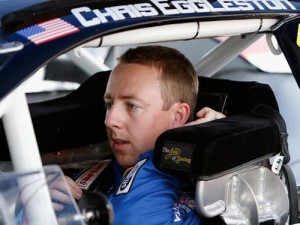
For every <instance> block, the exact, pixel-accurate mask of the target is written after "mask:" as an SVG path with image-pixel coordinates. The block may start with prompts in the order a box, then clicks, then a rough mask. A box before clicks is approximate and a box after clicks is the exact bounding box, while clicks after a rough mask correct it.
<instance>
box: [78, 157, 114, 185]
mask: <svg viewBox="0 0 300 225" xmlns="http://www.w3.org/2000/svg"><path fill="white" fill-rule="evenodd" d="M110 161H111V160H105V161H101V162H99V163H97V164H95V165H93V166H91V167H90V168H89V169H87V170H86V171H85V172H84V173H83V174H81V175H80V176H79V177H78V178H77V179H76V181H75V182H76V183H77V184H78V186H79V187H80V188H81V189H83V190H88V189H89V187H90V186H91V184H92V183H93V181H94V180H95V179H96V178H97V177H98V176H99V174H100V173H101V172H102V171H103V170H104V169H105V168H106V167H107V165H108V164H109V163H110Z"/></svg>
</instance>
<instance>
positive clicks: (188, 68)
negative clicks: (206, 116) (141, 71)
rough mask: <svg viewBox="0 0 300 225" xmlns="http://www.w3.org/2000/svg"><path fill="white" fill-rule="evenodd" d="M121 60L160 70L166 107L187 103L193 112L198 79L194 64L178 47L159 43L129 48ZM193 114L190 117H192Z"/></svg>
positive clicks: (121, 61)
mask: <svg viewBox="0 0 300 225" xmlns="http://www.w3.org/2000/svg"><path fill="white" fill-rule="evenodd" d="M119 63H137V64H141V65H146V66H152V67H155V68H156V69H158V71H159V73H160V80H161V95H162V99H163V101H164V106H163V110H167V109H169V108H170V107H171V105H172V104H174V103H176V102H186V103H188V104H189V106H190V108H191V112H194V110H195V107H196V101H197V94H198V78H197V73H196V71H195V69H194V67H193V65H192V63H191V62H190V61H189V60H188V59H187V58H186V57H185V56H184V55H183V54H182V53H181V52H179V51H178V50H176V49H173V48H169V47H164V46H158V45H149V46H140V47H137V48H134V49H128V50H127V51H126V52H125V53H124V54H123V55H122V56H121V57H120V58H119ZM192 116H193V113H191V115H190V118H189V120H191V119H192Z"/></svg>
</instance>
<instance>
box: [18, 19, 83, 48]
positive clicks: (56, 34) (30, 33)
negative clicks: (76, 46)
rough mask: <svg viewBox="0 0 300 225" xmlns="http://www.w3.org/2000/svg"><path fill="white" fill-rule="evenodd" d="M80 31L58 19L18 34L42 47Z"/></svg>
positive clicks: (23, 30) (31, 27)
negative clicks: (44, 44)
mask: <svg viewBox="0 0 300 225" xmlns="http://www.w3.org/2000/svg"><path fill="white" fill-rule="evenodd" d="M78 31H79V29H78V28H77V27H75V26H73V25H72V24H70V23H68V22H66V21H64V20H62V19H60V18H56V19H52V20H48V21H46V22H43V23H39V24H36V25H33V26H30V27H27V28H25V29H22V30H19V31H18V32H17V33H18V34H19V35H21V36H23V37H25V38H27V39H29V40H31V41H32V42H34V43H35V44H37V45H40V44H43V43H46V42H48V41H52V40H55V39H57V38H60V37H63V36H66V35H69V34H72V33H75V32H78Z"/></svg>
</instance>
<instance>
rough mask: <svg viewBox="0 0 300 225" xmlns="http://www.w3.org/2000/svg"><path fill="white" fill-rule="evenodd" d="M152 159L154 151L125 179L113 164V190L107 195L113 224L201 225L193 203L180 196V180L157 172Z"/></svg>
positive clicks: (144, 157)
mask: <svg viewBox="0 0 300 225" xmlns="http://www.w3.org/2000/svg"><path fill="white" fill-rule="evenodd" d="M152 155H153V151H148V152H146V153H144V154H142V155H141V156H140V161H139V162H138V163H137V164H136V165H135V166H134V167H133V169H131V170H130V171H129V172H128V173H126V174H125V176H124V177H123V173H124V169H123V168H122V167H120V166H119V165H118V164H117V163H115V164H114V169H115V174H116V181H115V182H116V186H115V187H116V188H115V189H114V191H113V192H112V193H111V194H110V195H109V198H110V201H111V203H112V205H113V209H114V217H115V218H114V221H115V223H114V224H115V225H150V224H151V225H154V224H159V225H165V224H166V225H167V224H174V225H177V224H178V225H179V224H180V225H181V224H192V225H194V224H197V225H198V224H201V222H200V217H199V215H198V214H197V212H196V210H195V201H194V199H193V198H191V197H190V196H189V195H187V194H185V193H181V192H179V189H180V187H181V182H180V179H179V178H177V177H174V176H172V175H170V174H167V173H164V172H162V171H160V170H158V169H157V168H156V167H155V166H154V164H153V161H152Z"/></svg>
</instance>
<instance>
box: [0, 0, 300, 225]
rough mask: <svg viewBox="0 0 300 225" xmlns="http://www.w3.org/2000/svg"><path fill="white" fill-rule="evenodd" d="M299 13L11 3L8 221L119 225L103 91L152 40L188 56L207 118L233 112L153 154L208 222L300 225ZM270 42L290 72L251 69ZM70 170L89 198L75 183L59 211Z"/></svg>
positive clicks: (5, 108) (2, 186)
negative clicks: (124, 57)
mask: <svg viewBox="0 0 300 225" xmlns="http://www.w3.org/2000/svg"><path fill="white" fill-rule="evenodd" d="M299 13H300V4H299V2H297V1H289V0H246V1H242V0H213V1H207V0H150V1H142V0H139V1H136V0H132V1H117V0H106V1H100V0H93V1H90V0H65V1H59V0H51V1H46V0H0V18H1V23H0V115H1V127H0V128H1V129H0V139H1V140H0V149H1V163H0V164H1V165H0V168H1V171H2V173H1V176H0V180H1V182H0V198H1V201H0V221H1V222H2V224H38V225H40V224H46V225H48V224H49V225H56V224H95V223H96V224H113V208H112V206H111V204H110V203H109V201H108V200H107V198H106V196H105V191H106V190H107V188H108V187H109V186H110V184H111V183H110V182H111V179H110V178H111V177H112V171H111V170H110V169H109V168H110V165H111V159H112V153H111V151H110V149H109V147H108V145H107V135H106V131H105V126H104V123H103V121H104V118H105V109H104V108H103V104H104V102H103V99H102V96H103V94H104V92H105V88H106V84H107V80H108V77H109V75H110V71H111V70H112V69H113V68H114V66H115V65H116V59H117V58H118V57H119V56H120V54H121V53H122V52H124V51H125V50H126V49H128V48H130V47H132V46H138V45H149V44H150V45H151V44H160V45H166V46H172V47H174V48H177V49H179V50H180V51H182V52H183V53H184V54H185V55H187V57H188V58H189V59H190V60H191V61H192V63H193V64H194V66H195V69H196V71H197V73H198V76H199V85H200V86H199V90H200V92H199V95H198V100H197V109H196V110H199V109H200V108H202V107H204V106H209V107H211V108H213V109H215V110H217V111H220V112H222V113H224V114H225V115H226V118H224V119H222V120H216V121H211V122H208V123H204V124H199V125H195V126H191V127H182V128H178V129H173V130H170V131H166V132H165V133H163V134H162V135H161V136H160V137H159V138H158V139H157V142H156V146H155V149H154V163H155V165H156V166H157V168H159V169H160V170H162V171H164V172H167V173H171V174H175V175H176V174H180V175H184V176H187V177H190V178H191V179H193V181H195V183H194V185H195V187H194V188H195V196H196V199H195V200H196V208H197V212H198V213H199V215H200V216H201V217H202V218H203V224H228V225H229V224H231V225H234V224H252V225H253V224H254V225H255V224H297V223H298V222H299V212H298V204H299V201H298V198H299V193H298V192H299V186H300V174H299V171H300V170H299V169H300V163H299V158H300V154H299V153H298V152H297V151H298V150H297V149H298V146H299V144H300V143H299V135H300V130H299V129H300V128H299V126H298V125H299V124H300V119H299V116H298V112H299V110H300V106H299V104H298V100H297V98H299V97H300V91H299V87H300V75H299V74H300V66H299V64H298V62H299V60H300V49H299V48H300V36H299V29H300V28H299V27H300V26H299V24H300V19H299ZM262 38H263V39H264V40H266V43H267V45H266V46H267V48H268V49H270V51H271V52H272V53H273V54H274V55H280V56H281V57H283V59H284V60H286V61H285V63H286V64H284V65H285V66H287V67H288V70H287V72H280V73H277V72H276V71H275V72H274V71H272V72H264V71H262V70H261V69H259V68H257V67H255V66H253V65H251V64H249V63H248V62H246V61H245V54H246V53H245V52H244V50H245V49H247V48H248V47H249V46H250V49H251V46H253V45H252V44H255V43H257V42H259V41H260V40H262ZM248 49H249V48H248ZM260 49H261V45H260V46H259V47H258V48H257V49H254V50H253V47H252V50H251V52H257V51H259V50H260ZM256 57H257V56H256ZM246 58H247V57H246ZM260 61H261V62H264V61H266V62H268V63H270V64H271V66H273V67H275V66H277V65H280V66H279V67H280V68H282V67H283V66H281V64H279V61H278V62H277V61H276V62H275V60H274V61H273V59H272V61H271V60H270V59H269V58H267V57H264V58H263V59H261V60H260ZM288 94H291V95H288ZM286 122H288V123H286ZM199 137H202V138H199ZM191 146H192V147H191ZM174 149H176V150H177V151H176V152H175V153H174V152H173V150H174ZM178 149H179V150H180V151H179V150H178ZM170 152H172V157H171V156H170V154H171V153H170ZM174 154H175V155H174ZM53 164H55V165H53ZM64 175H68V176H71V177H72V178H73V179H74V180H76V182H77V183H78V184H79V185H81V187H82V189H84V190H86V196H85V198H84V199H83V200H82V201H81V202H76V201H75V200H74V198H73V196H72V195H71V193H70V190H69V187H68V186H67V184H66V183H64V184H65V185H64V189H65V192H66V193H68V196H69V198H70V202H71V204H70V206H69V207H66V211H63V212H60V213H58V212H57V211H56V210H55V208H54V207H53V199H51V195H50V192H49V189H52V188H55V187H56V185H57V181H58V180H59V179H62V180H64ZM95 199H97V201H93V200H95ZM100 214H101V215H102V216H99V215H100ZM97 215H98V216H97ZM103 215H104V216H103ZM95 221H96V222H95Z"/></svg>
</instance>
